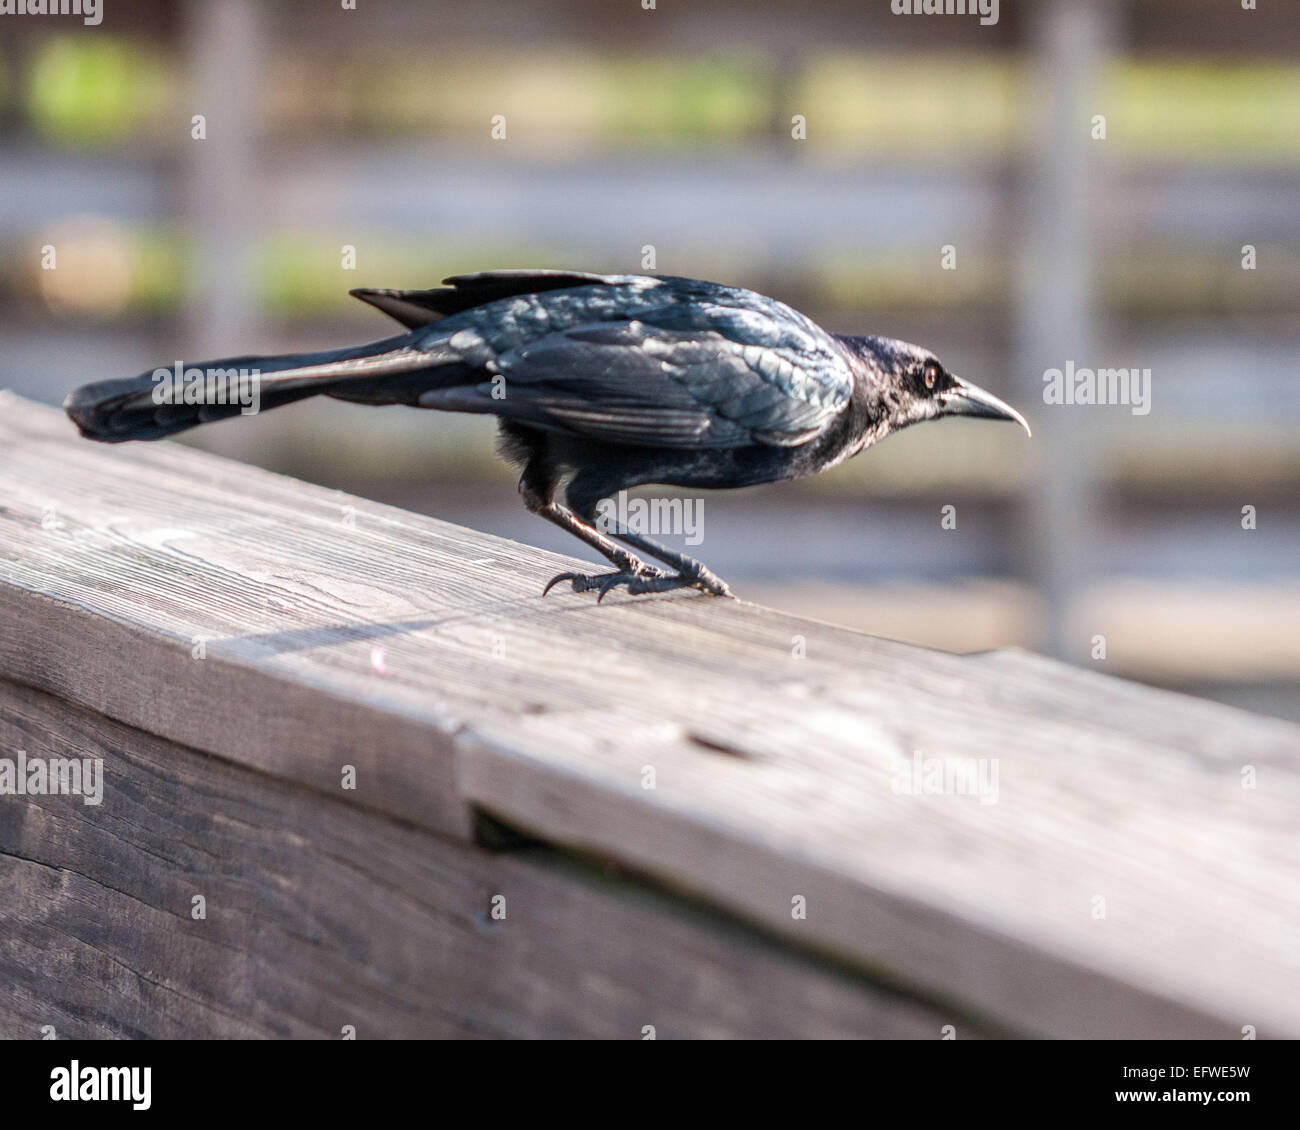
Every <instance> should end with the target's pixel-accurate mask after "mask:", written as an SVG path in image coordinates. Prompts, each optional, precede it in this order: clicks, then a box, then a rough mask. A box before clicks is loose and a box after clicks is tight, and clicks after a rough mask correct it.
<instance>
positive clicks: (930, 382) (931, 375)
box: [921, 361, 943, 392]
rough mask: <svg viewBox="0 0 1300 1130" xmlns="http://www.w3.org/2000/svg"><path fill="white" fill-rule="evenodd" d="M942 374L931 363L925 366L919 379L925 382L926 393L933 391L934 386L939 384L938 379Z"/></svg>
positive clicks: (937, 367) (939, 369)
mask: <svg viewBox="0 0 1300 1130" xmlns="http://www.w3.org/2000/svg"><path fill="white" fill-rule="evenodd" d="M942 373H943V370H942V369H941V368H939V366H938V365H936V364H935V363H934V362H933V361H931V362H930V363H929V364H928V365H926V367H925V369H924V370H923V371H922V374H921V379H922V380H923V381H924V382H925V388H926V391H927V392H932V391H934V386H935V385H937V384H938V383H939V377H940V376H941V375H942Z"/></svg>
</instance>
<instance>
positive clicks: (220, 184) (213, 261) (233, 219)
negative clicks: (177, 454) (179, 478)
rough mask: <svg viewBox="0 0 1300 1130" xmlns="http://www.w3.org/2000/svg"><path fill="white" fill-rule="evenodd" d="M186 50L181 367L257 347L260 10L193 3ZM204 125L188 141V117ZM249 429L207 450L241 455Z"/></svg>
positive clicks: (219, 0)
mask: <svg viewBox="0 0 1300 1130" xmlns="http://www.w3.org/2000/svg"><path fill="white" fill-rule="evenodd" d="M185 17H186V19H185V32H184V44H185V49H186V53H187V55H188V57H189V60H190V63H189V67H188V71H189V74H190V75H191V76H193V77H192V85H191V87H190V89H189V91H188V95H189V101H188V102H187V103H185V113H184V118H183V120H182V121H180V122H178V123H177V128H183V129H185V130H186V131H187V134H189V135H190V136H189V141H188V146H189V148H188V149H187V150H185V152H186V153H187V155H188V161H187V163H186V166H185V172H184V180H183V192H184V197H183V202H182V210H183V213H184V215H185V219H186V236H187V238H188V240H189V242H190V254H191V256H192V259H191V264H192V268H193V292H192V295H191V302H190V306H189V310H188V316H187V318H186V326H185V333H184V337H183V341H184V343H185V345H184V348H185V354H184V356H183V357H182V360H185V361H187V362H195V361H203V360H208V359H210V358H214V357H225V356H230V355H234V354H240V353H249V352H255V351H256V350H257V349H259V348H261V347H260V346H259V345H258V344H257V342H258V340H259V334H258V330H259V326H260V322H261V318H260V316H259V312H258V308H257V295H256V293H255V286H256V277H255V273H256V268H257V263H256V255H257V249H258V233H259V229H260V221H259V217H260V215H261V207H260V202H259V196H260V184H261V179H260V176H259V168H258V137H259V135H260V132H261V124H262V121H263V119H264V114H263V109H262V106H261V105H260V103H261V102H262V100H263V99H264V97H265V94H266V91H267V90H268V89H269V85H268V83H267V74H266V71H265V68H264V67H263V65H262V63H263V58H264V44H265V29H264V21H265V18H266V16H265V11H264V9H263V7H262V6H261V5H259V4H257V3H254V2H253V0H191V2H190V3H189V4H188V5H187V7H186V11H185ZM195 114H202V115H203V116H204V118H205V119H206V134H207V135H206V137H205V139H204V140H202V141H199V140H195V139H194V138H193V136H192V133H190V131H191V130H192V128H193V127H192V124H191V122H192V118H193V116H194V115H195ZM249 442H252V441H251V440H249V439H248V433H246V432H245V433H242V434H241V433H237V432H235V431H233V430H232V431H231V432H230V433H229V434H227V435H223V436H219V437H217V438H216V439H215V440H214V441H212V443H210V444H209V445H208V446H212V447H214V448H215V449H216V450H220V451H221V452H222V453H223V454H226V455H236V456H237V455H240V454H245V453H246V450H244V449H245V444H246V443H249Z"/></svg>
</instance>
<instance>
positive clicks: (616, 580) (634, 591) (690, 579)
mask: <svg viewBox="0 0 1300 1130" xmlns="http://www.w3.org/2000/svg"><path fill="white" fill-rule="evenodd" d="M561 581H568V582H569V583H570V585H571V586H572V588H573V591H574V592H598V593H599V594H600V595H599V596H598V597H597V598H596V603H597V604H599V603H600V602H601V601H602V600H604V599H605V597H606V596H607V595H608V594H609V593H610V592H612V591H613V590H614V589H616V588H618V587H619V586H621V585H625V586H626V587H627V591H628V593H629V594H630V595H632V596H641V595H642V594H644V593H651V592H672V591H673V590H674V589H699V590H700V591H701V592H706V593H710V594H711V595H713V596H730V595H731V589H730V588H729V587H728V585H727V583H726V581H724V580H722V578H720V577H718V576H716V575H715V574H714V573H712V572H710V571H709V570H708V569H704V568H701V569H700V570H699V572H698V575H694V574H683V573H665V572H664V571H663V570H662V569H656V568H654V567H653V566H650V567H649V568H647V569H645V570H643V571H641V572H639V573H631V572H622V573H602V574H600V575H599V576H589V575H588V574H585V573H561V574H559V576H556V577H552V578H551V579H550V581H549V582H548V583H547V585H546V588H545V589H543V590H542V595H543V596H545V595H546V594H547V593H548V592H550V591H551V589H552V587H553V586H555V585H558V584H559V583H560V582H561Z"/></svg>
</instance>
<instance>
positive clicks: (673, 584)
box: [568, 482, 731, 599]
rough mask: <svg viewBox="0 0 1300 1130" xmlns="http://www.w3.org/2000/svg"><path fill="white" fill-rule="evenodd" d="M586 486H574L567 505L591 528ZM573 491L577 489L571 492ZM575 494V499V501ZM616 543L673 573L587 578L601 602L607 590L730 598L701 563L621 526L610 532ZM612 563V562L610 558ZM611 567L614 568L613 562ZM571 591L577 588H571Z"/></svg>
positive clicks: (650, 570)
mask: <svg viewBox="0 0 1300 1130" xmlns="http://www.w3.org/2000/svg"><path fill="white" fill-rule="evenodd" d="M583 485H586V484H581V483H576V482H575V483H574V484H573V485H572V486H570V488H569V491H568V501H570V502H571V503H572V504H573V509H574V513H575V517H576V518H577V520H579V521H585V522H587V523H589V524H590V525H592V526H593V527H594V526H595V523H596V509H597V506H598V504H599V503H598V501H596V500H593V498H592V494H594V493H595V491H594V490H587V491H583V490H581V489H580V488H581V486H583ZM575 488H577V489H575ZM575 494H576V495H577V497H575ZM611 532H612V533H613V535H614V537H616V538H617V539H618V540H619V541H621V542H624V543H625V544H627V545H630V546H632V547H633V548H635V549H639V550H641V551H642V552H643V553H647V554H649V555H650V556H651V557H657V558H658V559H659V560H660V561H662V562H664V564H666V565H669V566H671V567H672V568H673V569H676V570H677V573H676V574H675V575H669V574H665V573H664V572H663V570H661V569H658V568H656V567H655V566H648V567H647V571H646V572H642V573H630V572H628V571H626V570H624V571H623V572H620V573H613V574H610V575H608V576H604V577H591V578H587V580H588V581H590V582H597V583H595V584H587V585H586V587H587V588H599V589H600V596H601V599H604V597H605V594H606V593H608V592H609V591H610V590H611V589H613V588H616V587H618V586H620V585H621V586H624V587H626V588H627V591H628V592H629V593H631V594H632V595H633V596H639V595H640V594H642V593H650V592H670V591H671V590H673V589H686V588H695V589H700V590H702V591H703V592H707V593H712V594H713V595H714V596H730V595H731V589H730V588H729V587H728V586H727V583H726V582H725V581H724V580H723V579H722V578H721V577H719V576H718V575H717V574H716V573H714V572H713V571H712V570H711V569H709V568H708V567H707V566H705V565H703V564H702V563H701V562H699V561H696V560H695V559H694V558H692V557H687V556H685V555H684V554H681V553H675V552H674V551H673V550H671V549H669V548H668V547H667V546H664V545H660V544H659V543H658V542H655V541H651V540H650V539H649V538H647V537H642V536H641V535H640V534H634V533H633V532H632V531H631V530H629V529H627V528H626V527H625V526H623V525H622V524H619V525H617V526H616V528H615V529H614V530H612V531H611ZM611 560H613V558H611ZM615 564H618V563H617V562H615ZM574 587H575V588H576V587H577V585H576V584H575V586H574Z"/></svg>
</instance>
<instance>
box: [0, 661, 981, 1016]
mask: <svg viewBox="0 0 1300 1130" xmlns="http://www.w3.org/2000/svg"><path fill="white" fill-rule="evenodd" d="M0 746H3V747H4V748H8V749H12V748H14V747H15V746H16V747H18V748H23V749H25V750H27V752H28V753H29V754H30V755H32V756H46V757H58V756H82V757H87V756H93V757H102V758H103V759H104V765H105V775H106V780H107V790H106V793H105V799H104V803H103V804H102V805H101V806H99V807H98V808H96V807H94V806H86V805H84V804H83V803H82V801H81V800H80V798H77V797H68V796H38V797H22V798H15V797H5V798H4V802H3V804H0V889H3V890H4V891H5V900H4V903H3V905H2V906H0V930H2V931H3V934H4V937H5V945H4V946H3V947H0V1036H8V1037H10V1038H23V1037H26V1038H39V1035H40V1029H41V1027H42V1026H43V1025H45V1024H52V1025H54V1028H55V1030H56V1032H57V1033H58V1035H59V1037H60V1038H78V1037H83V1038H90V1037H95V1038H120V1037H146V1036H147V1037H187V1038H189V1037H239V1038H250V1037H257V1038H260V1037H292V1038H327V1039H328V1038H334V1039H337V1038H339V1037H340V1036H341V1034H342V1030H343V1027H344V1026H345V1025H353V1026H354V1027H355V1029H356V1032H357V1036H358V1038H361V1039H367V1038H368V1039H378V1038H397V1037H410V1038H419V1037H423V1038H428V1037H451V1036H455V1037H536V1036H551V1037H599V1038H610V1039H629V1040H634V1039H641V1038H643V1033H642V1029H643V1026H645V1025H652V1026H653V1027H654V1029H655V1033H656V1038H659V1039H671V1038H683V1037H694V1038H699V1037H756V1038H806V1037H890V1038H913V1039H935V1040H937V1039H939V1038H940V1034H941V1030H942V1028H943V1025H944V1024H951V1023H954V1022H955V1023H956V1024H958V1025H959V1026H960V1032H961V1034H962V1036H970V1037H978V1036H979V1035H980V1034H981V1032H980V1030H979V1029H978V1027H976V1026H974V1025H972V1024H970V1023H969V1022H967V1021H965V1020H963V1019H962V1018H960V1017H958V1016H955V1015H954V1014H953V1013H952V1012H948V1013H947V1014H944V1013H941V1012H939V1011H937V1010H936V1009H934V1008H933V1007H930V1006H927V1005H924V1004H920V1003H918V1002H916V1001H911V1000H908V999H906V998H904V997H902V996H900V995H899V994H896V993H892V992H888V991H885V990H881V989H878V988H875V987H873V986H871V985H870V984H868V983H867V982H866V981H865V980H864V979H863V978H861V977H859V976H855V975H854V974H852V973H851V972H845V971H841V970H837V969H834V968H827V967H825V966H824V965H822V964H820V963H814V962H812V961H810V960H808V959H806V958H801V957H800V956H798V955H797V954H793V953H790V952H789V951H788V950H785V949H783V948H781V947H779V946H777V945H775V944H773V943H772V942H770V941H767V940H764V939H763V938H761V937H759V936H757V935H755V934H754V933H753V932H752V931H749V930H746V929H743V928H740V927H738V926H736V925H735V924H734V923H731V922H728V921H726V920H724V919H721V918H719V916H718V915H716V914H712V913H709V912H708V911H707V910H700V909H696V908H692V907H688V906H683V905H681V904H680V903H678V902H675V901H673V900H669V899H667V898H665V897H663V896H662V895H660V894H657V893H655V892H654V891H652V890H648V889H647V888H645V887H644V886H643V885H641V884H638V883H636V882H634V881H632V880H631V879H629V878H627V877H625V876H618V875H602V874H601V873H600V872H599V871H596V870H593V869H591V868H586V867H582V866H580V865H578V864H576V863H575V862H574V861H572V860H568V859H565V858H563V857H561V856H558V855H557V854H556V853H555V852H554V851H552V850H550V849H547V848H544V847H540V848H534V849H530V850H528V851H525V852H521V853H515V854H509V855H507V854H500V853H493V852H489V851H485V850H484V849H482V848H479V847H474V846H467V845H463V844H457V843H453V842H449V841H447V840H445V839H440V838H438V837H435V836H433V835H431V834H429V833H428V832H425V831H422V830H420V829H416V828H412V827H411V826H409V825H406V824H399V823H397V822H395V821H393V820H390V819H386V818H384V817H382V816H380V815H378V814H376V813H372V812H368V811H366V810H364V809H361V808H358V807H356V806H355V805H350V804H348V803H346V802H345V801H342V800H339V799H330V798H324V797H321V796H320V795H319V794H316V793H313V792H310V791H308V790H306V789H304V788H301V787H296V786H292V785H289V784H286V783H285V782H282V781H276V780H274V779H273V778H270V777H267V776H265V775H264V774H259V773H254V772H252V771H250V770H247V769H243V768H240V767H238V766H233V765H230V764H228V763H226V762H223V761H221V760H220V759H217V758H213V757H209V756H206V755H204V754H199V753H196V752H194V751H192V750H188V749H186V748H184V747H183V746H178V745H175V744H173V743H169V742H166V741H163V740H161V739H159V738H155V737H153V736H152V735H149V734H144V733H141V732H139V731H136V730H132V729H130V728H129V727H126V726H123V725H121V724H120V723H116V722H112V721H109V720H108V719H105V718H102V717H100V716H98V715H94V714H91V713H89V712H88V711H85V710H84V709H82V708H79V707H72V706H69V705H68V704H66V703H64V702H61V701H60V700H58V699H54V698H52V697H50V696H48V695H45V694H42V693H41V692H39V691H34V690H31V689H30V688H24V687H18V686H16V685H14V684H9V683H3V682H0ZM196 894H199V895H202V896H203V898H204V900H205V903H206V905H205V907H204V910H205V917H203V918H202V919H195V918H194V917H193V916H192V911H191V908H192V900H193V898H194V896H195V895H196ZM498 896H499V897H501V898H503V899H504V900H505V902H504V906H505V918H504V919H494V918H493V917H492V915H491V906H492V900H493V898H496V897H498Z"/></svg>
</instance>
